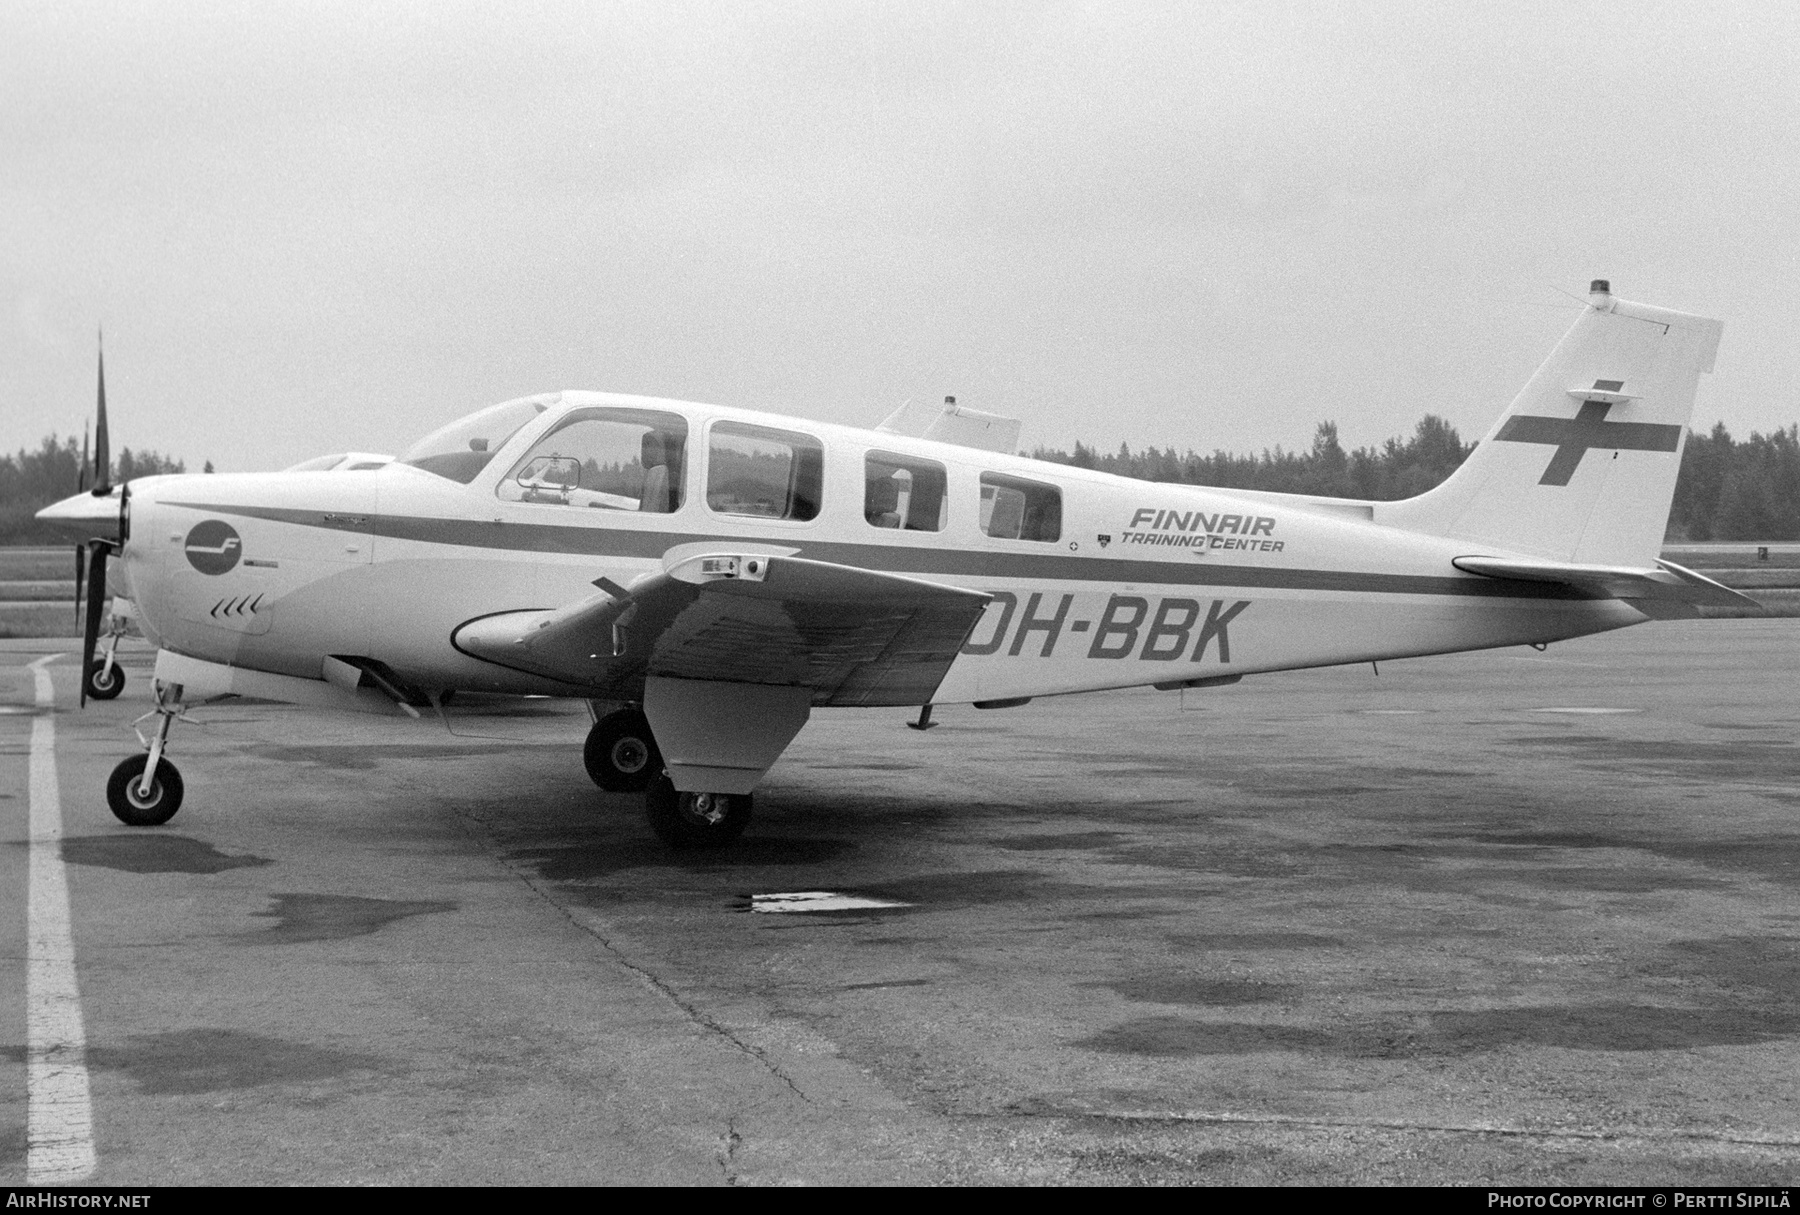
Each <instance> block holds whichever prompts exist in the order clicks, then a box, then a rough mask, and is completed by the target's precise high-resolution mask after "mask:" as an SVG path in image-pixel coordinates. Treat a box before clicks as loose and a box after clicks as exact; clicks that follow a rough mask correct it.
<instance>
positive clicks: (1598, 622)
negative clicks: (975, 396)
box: [124, 393, 1646, 703]
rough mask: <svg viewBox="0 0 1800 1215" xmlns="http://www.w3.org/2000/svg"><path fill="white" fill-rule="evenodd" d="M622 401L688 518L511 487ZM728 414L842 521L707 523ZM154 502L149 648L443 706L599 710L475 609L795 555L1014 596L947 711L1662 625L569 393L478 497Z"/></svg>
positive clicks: (243, 487) (1342, 521)
mask: <svg viewBox="0 0 1800 1215" xmlns="http://www.w3.org/2000/svg"><path fill="white" fill-rule="evenodd" d="M611 405H617V406H619V407H623V408H646V407H650V406H653V407H654V408H656V409H658V410H662V411H666V412H669V413H675V414H679V415H680V416H681V417H682V418H683V419H685V421H686V424H687V426H688V428H689V429H688V433H689V434H690V435H691V436H693V442H692V443H691V446H690V449H689V450H690V455H689V457H688V459H687V461H686V467H685V468H684V469H683V470H682V475H683V476H684V477H685V482H686V484H685V494H684V495H683V500H682V504H681V506H680V507H679V509H676V510H674V511H673V512H671V513H666V514H653V513H641V512H639V511H635V510H621V509H609V508H607V506H608V505H609V503H601V502H573V503H572V502H564V501H556V500H511V498H509V497H508V496H507V495H503V494H502V493H501V492H500V489H501V486H502V483H503V482H504V480H505V479H506V478H507V477H508V476H509V475H511V471H512V470H514V468H515V465H516V462H517V460H518V458H519V456H520V455H521V454H523V453H525V452H526V451H528V450H529V449H530V448H531V445H532V443H533V441H534V439H535V438H536V437H537V436H538V435H541V434H544V433H545V432H546V431H548V430H549V429H550V428H551V427H553V426H554V425H555V424H556V422H557V419H558V418H559V417H560V416H561V415H562V414H563V413H565V412H566V411H568V410H569V409H572V408H576V407H588V408H592V407H595V406H611ZM721 422H724V423H736V424H740V425H744V424H752V423H754V424H760V425H764V426H779V427H781V428H782V429H784V430H785V431H789V432H799V433H802V434H804V435H806V436H810V437H812V438H814V439H816V440H817V441H818V442H819V444H820V445H822V447H823V450H824V462H823V472H822V493H821V496H820V500H819V503H818V513H817V515H816V517H814V518H811V519H809V520H806V521H795V520H785V519H774V518H762V517H756V516H754V515H749V514H742V513H727V511H724V510H717V509H714V508H713V506H711V505H709V493H708V492H707V488H706V487H707V486H708V478H709V476H710V475H711V472H710V470H709V467H708V441H707V440H708V435H709V434H710V432H711V428H712V427H714V426H716V425H718V424H719V423H721ZM870 452H879V453H889V454H897V455H900V456H904V457H911V458H915V459H919V460H925V461H930V462H933V463H934V464H935V465H940V466H942V468H943V469H944V470H945V484H944V502H945V507H944V511H943V514H942V517H941V530H900V529H897V528H894V527H891V526H889V527H883V526H876V525H874V524H872V523H871V522H870V521H869V516H868V514H867V506H866V497H865V493H866V483H865V476H866V457H867V456H868V453H870ZM983 473H990V474H996V473H997V474H1002V475H1006V476H1011V477H1015V478H1020V479H1024V480H1028V481H1031V482H1037V483H1043V484H1045V485H1049V486H1052V487H1054V488H1055V489H1056V490H1057V491H1059V492H1060V497H1061V515H1060V526H1058V527H1057V528H1056V529H1055V530H1056V539H1054V540H1048V539H1045V540H1030V539H1014V538H1005V537H1003V536H996V535H990V534H988V532H987V531H986V530H984V528H983V505H982V492H983V487H982V482H981V477H982V474H983ZM512 497H517V495H516V494H514V495H512ZM601 497H604V495H601ZM130 512H131V514H130V520H131V521H130V536H129V542H128V544H127V546H126V549H125V552H124V561H125V568H126V570H127V574H128V578H129V581H130V584H131V588H132V592H133V595H134V598H135V599H136V600H137V603H138V605H139V609H140V611H141V614H142V617H143V622H144V624H145V627H146V632H147V633H148V634H149V635H150V636H151V637H152V638H153V639H154V640H155V641H157V643H158V644H159V645H161V646H163V647H164V648H167V649H169V650H172V651H175V652H177V653H179V654H185V655H188V656H190V657H193V658H198V659H202V660H206V661H209V662H216V663H224V664H229V665H233V666H237V667H242V668H248V669H252V670H260V671H268V672H275V673H279V674H283V675H289V676H299V677H302V678H307V679H318V678H320V677H321V666H322V664H323V662H324V660H325V659H326V657H327V656H331V655H337V656H344V657H367V658H371V659H375V660H377V661H379V662H380V663H383V664H385V665H386V666H387V667H388V668H391V669H392V670H393V671H395V672H398V673H399V674H401V675H402V676H403V677H404V678H405V679H406V680H407V681H409V682H410V683H412V684H413V685H415V686H418V687H422V688H432V689H448V688H457V689H470V690H485V691H494V692H512V693H551V694H561V695H582V694H583V692H582V689H581V688H580V687H579V686H578V685H573V684H567V683H561V682H556V681H552V680H546V679H543V678H540V677H536V676H532V675H529V674H525V673H522V672H518V671H514V670H510V669H508V668H505V667H501V666H497V665H494V664H492V663H489V662H484V661H481V660H479V659H476V658H474V657H471V656H469V655H467V654H464V653H461V652H459V651H458V650H457V649H456V647H455V646H454V645H453V644H452V640H451V638H452V635H453V634H454V632H455V631H456V629H457V628H458V627H459V626H460V625H463V624H464V623H465V622H467V621H470V620H471V619H474V618H477V617H481V616H486V615H491V614H494V613H500V612H511V611H518V610H523V609H536V608H556V607H560V606H563V605H565V604H569V603H572V602H574V601H577V600H580V599H583V598H584V597H587V596H591V595H593V594H595V593H596V592H595V586H596V583H597V582H598V581H599V580H602V579H604V580H606V581H608V582H610V583H612V584H615V585H617V586H622V587H629V586H630V585H631V584H632V582H633V581H634V580H636V579H639V578H641V577H643V576H645V575H648V574H652V573H655V572H657V571H660V570H662V569H663V568H664V561H665V556H666V555H667V554H668V553H669V552H670V550H674V549H682V550H683V552H684V554H686V555H692V554H694V553H698V552H703V551H708V550H711V549H716V550H718V551H721V552H745V551H758V550H760V551H771V552H782V553H797V554H798V555H800V556H802V557H805V558H810V559H814V560H818V561H825V562H832V563H837V564H842V565H849V566H856V567H859V568H864V569H869V570H877V571H885V572H891V573H899V574H905V575H908V576H911V577H916V578H922V579H927V580H931V581H936V582H941V583H946V584H950V585H954V586H959V587H965V588H971V589H976V590H980V591H985V592H988V593H990V594H992V595H993V596H994V599H993V601H992V602H991V603H990V604H989V605H988V608H987V609H986V613H985V615H984V616H983V617H982V619H981V620H980V621H979V622H978V623H977V625H976V626H975V628H974V630H973V632H972V633H971V634H970V636H969V638H968V641H967V642H966V644H965V645H964V647H963V650H962V653H961V655H960V656H959V657H958V658H957V659H956V661H955V663H954V664H953V665H952V666H951V668H950V671H949V673H948V675H947V676H946V677H945V678H944V680H943V683H942V684H941V685H940V686H939V688H938V690H937V692H936V694H935V695H934V696H933V698H932V699H933V700H934V701H935V702H938V703H954V702H966V701H988V700H1002V699H1011V698H1016V697H1027V696H1039V695H1049V694H1054V693H1064V692H1078V691H1089V690H1097V689H1102V688H1116V687H1127V686H1133V685H1143V684H1155V683H1163V684H1169V683H1177V682H1181V681H1187V680H1200V679H1214V678H1218V677H1221V676H1230V675H1243V674H1252V673H1256V672H1263V671H1273V670H1280V669H1287V668H1297V667H1310V666H1321V665H1329V664H1336V663H1348V662H1361V661H1368V660H1372V659H1381V658H1390V657H1400V656H1408V655H1419V654H1432V653H1442V652H1449V651H1456V650H1467V649H1478V648H1484V647H1491V646H1502V645H1516V644H1525V643H1538V642H1548V641H1555V640H1560V639H1563V638H1568V637H1574V636H1579V635H1581V634H1585V633H1592V632H1598V631H1601V630H1605V629H1611V628H1618V627H1621V626H1623V625H1628V624H1635V623H1638V622H1640V621H1642V620H1644V619H1645V618H1646V617H1645V616H1643V615H1642V614H1640V613H1639V612H1637V611H1635V610H1634V609H1632V608H1631V607H1629V606H1627V605H1626V604H1624V603H1622V602H1620V601H1618V600H1616V599H1609V598H1596V597H1587V596H1584V595H1582V594H1581V593H1579V592H1576V591H1573V590H1571V589H1570V588H1568V587H1564V586H1559V585H1555V584H1543V583H1539V584H1531V583H1516V582H1507V581H1497V580H1495V579H1492V578H1482V577H1477V576H1473V575H1468V574H1464V573H1462V572H1460V571H1458V570H1457V569H1455V568H1454V567H1453V566H1452V564H1451V562H1452V559H1454V558H1456V557H1459V556H1466V555H1470V554H1471V553H1474V552H1476V551H1477V548H1476V547H1472V546H1471V545H1470V543H1469V542H1467V541H1460V540H1455V539H1447V538H1444V537H1441V536H1429V535H1422V534H1419V533H1416V532H1409V531H1403V530H1399V529H1396V528H1392V527H1386V526H1381V525H1378V524H1376V523H1375V522H1373V521H1371V519H1369V518H1364V517H1358V512H1357V511H1356V510H1355V509H1354V508H1346V507H1344V506H1341V505H1338V506H1333V505H1329V504H1320V503H1315V502H1312V501H1310V500H1308V499H1306V498H1303V497H1294V498H1284V497H1277V496H1273V495H1265V494H1259V495H1254V496H1251V495H1245V496H1241V497H1240V496H1234V495H1233V494H1232V493H1231V492H1229V491H1226V490H1217V489H1202V488H1195V487H1191V486H1178V485H1166V484H1152V483H1147V482H1140V481H1134V480H1129V479H1126V478H1121V477H1115V476H1110V475H1107V474H1104V473H1098V472H1093V471H1088V470H1083V469H1077V468H1070V467H1066V466H1062V465H1056V464H1048V463H1043V462H1040V461H1035V460H1030V459H1025V458H1021V457H1017V456H1007V455H998V454H993V453H989V452H983V451H977V450H973V449H969V448H964V447H955V446H948V445H945V444H940V443H933V442H928V441H924V440H918V439H909V438H904V437H901V436H898V435H892V434H887V433H883V432H878V431H867V430H857V429H852V428H847V427H840V426H828V425H820V424H814V423H810V422H805V421H800V420H796V419H791V418H777V417H772V416H770V415H766V414H757V413H750V412H747V411H742V410H734V409H728V408H722V407H715V406H706V405H694V404H687V403H681V402H668V401H651V400H648V399H646V398H638V397H620V396H610V395H603V394H594V393H565V394H562V397H561V399H560V402H559V403H558V404H555V405H552V406H551V407H549V408H547V409H546V410H545V411H544V412H543V413H542V414H541V415H539V416H538V417H537V418H536V420H535V421H534V422H532V423H530V424H528V425H526V426H525V427H524V428H523V429H522V430H520V431H519V432H518V433H516V434H514V435H513V436H512V437H511V438H510V439H509V440H507V441H506V443H505V445H504V446H503V447H501V448H500V449H499V450H498V451H496V452H495V453H494V454H493V456H492V458H491V459H490V461H489V463H488V464H487V465H486V467H485V468H484V469H483V471H482V472H481V473H480V474H479V475H477V476H475V477H474V479H473V480H471V481H469V482H468V483H467V484H460V483H458V482H456V481H453V480H450V479H447V478H446V477H443V476H439V475H436V474H434V473H432V472H427V471H424V470H422V469H420V468H415V467H412V466H409V465H406V464H400V463H395V464H391V465H389V466H387V467H385V468H382V469H379V470H375V471H371V472H365V473H359V474H357V475H354V476H319V475H316V474H308V473H267V474H246V475H225V476H180V477H156V478H146V479H144V480H142V481H139V482H136V483H134V484H133V487H132V497H131V503H130ZM209 521H211V523H210V526H206V527H202V525H206V524H209ZM1479 551H1480V552H1481V553H1486V554H1494V553H1495V552H1496V550H1494V549H1492V547H1491V546H1480V547H1479Z"/></svg>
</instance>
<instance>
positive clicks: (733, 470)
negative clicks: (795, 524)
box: [706, 422, 825, 520]
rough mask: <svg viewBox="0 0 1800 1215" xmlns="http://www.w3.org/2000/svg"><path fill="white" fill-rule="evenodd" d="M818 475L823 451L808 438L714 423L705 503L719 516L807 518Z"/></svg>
mask: <svg viewBox="0 0 1800 1215" xmlns="http://www.w3.org/2000/svg"><path fill="white" fill-rule="evenodd" d="M824 474H825V448H824V446H823V445H822V444H820V442H819V441H818V440H817V439H815V438H813V437H812V436H811V435H803V434H797V433H795V432H794V431H791V430H773V429H770V428H769V427H766V426H746V425H744V424H743V423H741V422H718V423H715V424H714V425H713V428H712V436H711V439H710V441H709V443H708V445H707V466H706V504H707V505H708V506H709V507H711V508H712V509H713V510H716V511H718V512H719V513H720V514H721V515H749V516H751V517H753V518H757V519H794V520H806V519H811V518H812V517H814V516H815V515H817V514H818V513H819V496H820V487H821V483H822V482H823V480H824Z"/></svg>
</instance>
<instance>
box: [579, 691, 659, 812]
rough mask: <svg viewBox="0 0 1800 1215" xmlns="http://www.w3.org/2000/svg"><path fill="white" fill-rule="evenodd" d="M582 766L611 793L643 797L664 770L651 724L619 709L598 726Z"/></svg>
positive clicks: (633, 711) (633, 712)
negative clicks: (642, 794) (651, 731)
mask: <svg viewBox="0 0 1800 1215" xmlns="http://www.w3.org/2000/svg"><path fill="white" fill-rule="evenodd" d="M581 762H582V763H583V764H585V765H587V773H588V776H590V777H592V778H593V781H594V783H595V784H596V785H599V786H600V787H601V788H602V789H605V790H606V791H607V792H608V793H642V792H643V791H644V790H645V789H648V788H649V787H650V782H651V781H653V780H655V779H656V778H657V777H659V776H661V775H662V770H663V762H662V751H661V750H659V749H658V748H657V745H656V739H655V738H654V737H652V735H651V733H650V722H649V721H648V719H646V718H645V717H644V715H643V714H642V713H640V712H638V711H637V710H636V709H620V710H619V711H618V712H616V713H608V714H607V715H606V716H605V717H602V718H601V719H600V720H599V721H597V722H595V723H594V728H593V729H591V730H589V731H588V736H587V743H586V745H585V746H583V747H582V748H581Z"/></svg>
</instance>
